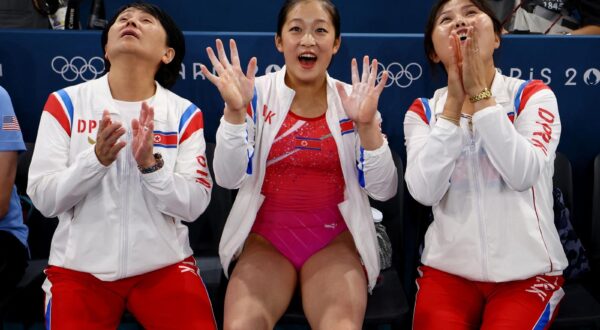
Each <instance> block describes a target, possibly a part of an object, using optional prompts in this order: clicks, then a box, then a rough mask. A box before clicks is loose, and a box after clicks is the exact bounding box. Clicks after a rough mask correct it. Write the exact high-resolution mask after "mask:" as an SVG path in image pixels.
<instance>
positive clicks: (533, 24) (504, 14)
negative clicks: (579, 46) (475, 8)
mask: <svg viewBox="0 0 600 330" xmlns="http://www.w3.org/2000/svg"><path fill="white" fill-rule="evenodd" d="M485 2H486V3H487V4H488V5H489V6H490V7H491V8H492V9H493V10H494V12H495V14H496V17H497V18H498V19H499V20H500V21H502V23H503V26H504V28H505V30H506V31H505V32H508V33H536V34H579V35H582V34H600V1H598V0H485Z"/></svg>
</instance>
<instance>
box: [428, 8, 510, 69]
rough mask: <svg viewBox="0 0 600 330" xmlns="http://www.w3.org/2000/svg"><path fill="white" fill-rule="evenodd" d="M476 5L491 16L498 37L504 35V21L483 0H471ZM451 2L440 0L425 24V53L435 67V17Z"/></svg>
mask: <svg viewBox="0 0 600 330" xmlns="http://www.w3.org/2000/svg"><path fill="white" fill-rule="evenodd" d="M469 1H471V3H472V4H474V5H475V7H477V8H479V10H481V11H482V12H484V13H485V14H486V15H488V16H489V17H490V19H491V20H492V24H493V25H494V32H495V33H496V35H497V36H498V38H501V37H502V23H500V21H499V20H498V19H497V18H496V15H494V12H493V11H492V10H491V9H490V8H489V7H488V6H487V5H486V4H485V3H484V2H483V1H482V0H469ZM448 2H450V0H439V1H438V2H437V3H436V4H435V5H433V7H432V8H431V12H429V18H428V19H427V25H426V26H425V39H424V46H425V55H427V61H429V64H431V66H432V67H435V64H436V63H434V62H433V60H432V59H431V57H432V56H433V54H435V48H434V47H433V40H432V35H433V29H434V28H435V19H436V18H437V14H438V12H439V11H440V10H441V9H442V7H443V6H444V5H445V4H446V3H448Z"/></svg>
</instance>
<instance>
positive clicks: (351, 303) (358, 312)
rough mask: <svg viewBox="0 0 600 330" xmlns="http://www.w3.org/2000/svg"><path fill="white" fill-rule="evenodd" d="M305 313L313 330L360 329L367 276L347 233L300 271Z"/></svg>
mask: <svg viewBox="0 0 600 330" xmlns="http://www.w3.org/2000/svg"><path fill="white" fill-rule="evenodd" d="M300 286H301V290H302V305H303V307H304V314H305V315H306V318H307V319H308V322H309V323H310V326H311V328H313V329H361V328H362V324H363V321H364V317H365V310H366V306H367V277H366V275H365V272H364V269H363V266H362V264H361V261H360V257H359V255H358V252H357V251H356V247H355V245H354V241H353V239H352V235H351V234H350V232H348V231H346V232H344V233H342V234H340V236H338V237H336V238H335V239H334V240H333V241H332V242H331V243H330V244H329V245H328V246H326V247H325V248H324V249H322V250H321V251H319V252H317V253H315V254H314V255H313V256H312V257H310V258H309V259H308V260H307V261H306V263H305V264H304V265H303V266H302V269H301V271H300Z"/></svg>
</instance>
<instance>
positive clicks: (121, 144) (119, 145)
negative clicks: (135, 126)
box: [108, 141, 127, 160]
mask: <svg viewBox="0 0 600 330" xmlns="http://www.w3.org/2000/svg"><path fill="white" fill-rule="evenodd" d="M126 144H127V143H126V142H125V141H119V142H117V143H115V144H114V145H113V146H112V147H110V149H109V150H108V154H109V157H111V159H113V160H114V159H116V158H117V155H118V154H119V151H121V149H123V147H125V145H126Z"/></svg>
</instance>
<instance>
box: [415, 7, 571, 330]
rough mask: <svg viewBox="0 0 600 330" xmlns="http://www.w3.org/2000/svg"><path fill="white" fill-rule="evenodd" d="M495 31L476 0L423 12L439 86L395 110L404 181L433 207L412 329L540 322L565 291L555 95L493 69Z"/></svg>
mask: <svg viewBox="0 0 600 330" xmlns="http://www.w3.org/2000/svg"><path fill="white" fill-rule="evenodd" d="M500 36H501V25H500V22H499V21H498V20H497V19H495V18H494V16H493V15H492V12H491V11H490V10H489V9H488V8H487V7H486V6H485V5H484V4H483V3H482V1H480V0H440V1H438V2H437V4H436V5H434V7H433V9H432V11H431V14H430V16H429V21H428V24H427V27H426V31H425V50H426V54H427V57H428V59H429V60H430V61H431V62H432V63H433V64H435V63H441V64H442V65H443V67H444V69H445V71H446V73H447V75H448V86H447V87H444V88H441V89H439V90H437V91H436V92H435V94H434V95H433V97H432V98H431V99H426V98H421V99H417V100H416V101H415V102H414V103H413V104H412V105H411V106H410V108H409V110H408V112H407V113H406V117H405V119H404V133H405V135H406V149H407V167H406V183H407V186H408V189H409V191H410V193H411V195H412V196H413V197H414V198H415V199H416V200H417V201H419V202H420V203H422V204H424V205H428V206H432V209H433V222H432V223H431V225H430V226H429V228H428V230H427V233H426V234H425V249H424V251H423V255H422V257H421V262H422V264H423V265H422V266H421V267H419V273H420V277H419V278H418V279H417V286H418V292H417V296H416V304H415V311H414V329H480V328H481V329H547V328H549V326H550V324H551V323H552V320H553V318H554V316H555V315H556V312H557V310H558V308H557V307H558V303H559V302H560V300H561V298H562V297H563V295H564V292H563V290H562V284H563V277H562V271H563V269H565V267H566V266H567V259H566V257H565V254H564V252H563V248H562V245H561V243H560V240H559V236H558V233H557V231H556V228H555V226H554V212H553V209H552V205H553V197H552V175H553V172H554V158H555V151H556V147H557V145H558V140H559V138H560V132H561V124H560V118H559V115H558V106H557V102H556V97H555V96H554V93H553V92H552V91H551V90H550V89H549V88H548V86H546V85H544V84H543V83H542V82H540V81H536V80H533V81H523V80H520V79H516V78H511V77H507V76H504V75H502V74H501V73H500V72H498V71H496V69H495V66H494V59H493V54H494V51H495V49H497V48H498V47H499V46H500Z"/></svg>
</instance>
